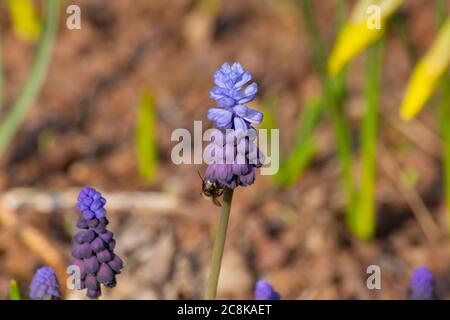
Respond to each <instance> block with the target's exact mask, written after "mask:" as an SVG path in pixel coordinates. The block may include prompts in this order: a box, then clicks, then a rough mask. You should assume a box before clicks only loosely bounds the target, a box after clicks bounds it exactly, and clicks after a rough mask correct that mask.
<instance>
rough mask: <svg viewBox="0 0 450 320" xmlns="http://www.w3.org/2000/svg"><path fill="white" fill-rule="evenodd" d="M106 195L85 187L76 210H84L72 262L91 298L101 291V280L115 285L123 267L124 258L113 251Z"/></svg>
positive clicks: (97, 295) (79, 223) (73, 247)
mask: <svg viewBox="0 0 450 320" xmlns="http://www.w3.org/2000/svg"><path fill="white" fill-rule="evenodd" d="M105 204H106V200H105V198H103V197H102V195H101V194H100V192H97V191H96V190H95V189H93V188H88V187H85V188H83V189H82V190H81V192H80V194H79V195H78V203H77V210H78V211H80V212H81V215H80V218H79V220H78V223H77V227H78V228H80V229H83V230H82V231H79V232H78V233H77V234H75V236H74V238H73V245H72V257H73V260H72V264H73V265H76V266H78V267H79V268H80V273H81V283H80V285H81V287H80V288H78V289H85V288H87V296H88V297H89V298H91V299H94V298H97V297H99V296H100V295H101V288H100V284H103V285H105V286H106V287H109V288H112V287H114V286H115V285H116V274H119V273H120V270H121V269H122V268H123V263H122V260H121V259H120V258H119V257H118V256H117V255H116V254H115V253H114V247H115V245H116V242H115V240H114V239H113V233H112V232H111V231H108V230H107V229H106V226H107V225H108V219H106V210H105V208H104V206H105Z"/></svg>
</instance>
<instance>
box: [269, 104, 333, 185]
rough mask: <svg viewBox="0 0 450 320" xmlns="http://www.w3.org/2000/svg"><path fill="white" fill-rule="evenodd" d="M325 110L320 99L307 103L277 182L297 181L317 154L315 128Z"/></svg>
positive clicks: (284, 183) (279, 183) (276, 179)
mask: <svg viewBox="0 0 450 320" xmlns="http://www.w3.org/2000/svg"><path fill="white" fill-rule="evenodd" d="M324 111H325V104H324V103H323V101H322V100H320V99H314V100H311V101H308V102H306V103H305V105H304V107H303V110H302V112H301V113H300V117H299V121H298V125H297V130H296V132H297V135H296V141H295V144H294V147H293V149H292V151H291V152H290V154H289V155H288V156H287V159H286V161H284V162H283V163H282V164H281V166H280V170H279V171H278V173H277V175H276V176H275V182H276V183H277V184H278V185H280V186H283V187H287V186H290V185H292V184H294V183H295V182H297V181H298V180H299V179H300V177H301V174H302V173H303V170H304V169H306V167H307V166H308V164H309V163H310V162H311V160H312V159H313V158H314V155H315V154H316V151H317V150H316V146H315V142H314V137H313V133H314V129H315V128H316V127H317V125H318V123H319V122H320V120H321V118H322V115H323V113H324Z"/></svg>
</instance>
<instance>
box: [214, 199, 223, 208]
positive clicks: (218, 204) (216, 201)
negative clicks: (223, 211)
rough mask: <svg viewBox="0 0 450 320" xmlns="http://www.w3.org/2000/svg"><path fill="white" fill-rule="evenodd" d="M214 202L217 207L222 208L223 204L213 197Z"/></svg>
mask: <svg viewBox="0 0 450 320" xmlns="http://www.w3.org/2000/svg"><path fill="white" fill-rule="evenodd" d="M212 202H213V203H214V204H215V205H216V206H218V207H221V206H222V204H221V203H220V201H219V200H217V198H216V197H213V198H212Z"/></svg>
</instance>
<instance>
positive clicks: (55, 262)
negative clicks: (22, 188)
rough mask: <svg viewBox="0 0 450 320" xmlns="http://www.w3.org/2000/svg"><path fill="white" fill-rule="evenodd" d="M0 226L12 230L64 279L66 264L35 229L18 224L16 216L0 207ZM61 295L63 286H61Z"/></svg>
mask: <svg viewBox="0 0 450 320" xmlns="http://www.w3.org/2000/svg"><path fill="white" fill-rule="evenodd" d="M0 225H2V226H4V227H5V228H9V229H14V230H15V231H16V232H17V235H18V237H19V239H20V240H21V241H22V242H23V244H24V245H25V246H27V247H28V248H29V249H30V250H31V251H32V252H33V253H34V254H36V255H37V256H38V257H39V258H41V259H42V261H43V262H44V263H45V264H46V265H49V266H51V267H52V268H54V269H55V270H56V273H57V274H58V278H59V279H60V280H63V279H66V277H67V274H66V262H65V259H64V257H63V256H62V255H61V253H60V252H59V250H58V249H57V248H56V247H55V246H54V245H53V244H52V243H51V242H50V241H49V240H48V239H47V237H46V236H45V235H44V234H43V233H42V232H40V231H39V230H37V229H36V228H34V227H32V226H30V225H27V224H22V223H19V219H18V218H17V216H16V214H15V213H14V212H12V211H11V210H9V209H8V208H5V207H3V206H0ZM61 289H62V290H63V293H64V292H65V290H66V289H65V286H61Z"/></svg>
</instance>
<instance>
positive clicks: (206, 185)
mask: <svg viewBox="0 0 450 320" xmlns="http://www.w3.org/2000/svg"><path fill="white" fill-rule="evenodd" d="M198 175H199V176H200V179H202V192H201V193H200V194H201V195H202V196H203V198H205V199H207V200H210V201H212V203H214V204H215V205H216V206H218V207H221V206H222V204H221V203H220V201H219V200H217V198H218V197H220V196H221V195H222V194H223V191H224V188H223V186H221V185H220V184H219V183H217V182H211V181H209V180H205V179H204V178H203V177H202V175H201V174H200V172H198Z"/></svg>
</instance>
